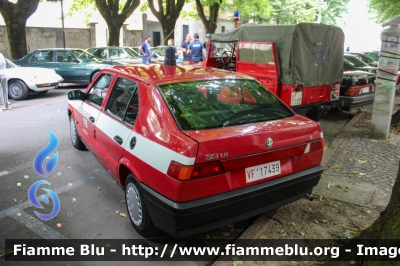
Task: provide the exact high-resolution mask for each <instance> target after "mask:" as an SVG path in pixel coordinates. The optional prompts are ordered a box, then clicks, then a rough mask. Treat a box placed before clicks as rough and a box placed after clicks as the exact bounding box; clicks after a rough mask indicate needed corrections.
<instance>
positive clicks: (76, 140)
mask: <svg viewBox="0 0 400 266" xmlns="http://www.w3.org/2000/svg"><path fill="white" fill-rule="evenodd" d="M69 129H70V134H71V141H72V146H74V148H75V149H77V150H85V149H86V146H85V144H84V143H83V142H82V140H81V138H80V137H79V135H78V132H77V131H76V125H75V118H74V117H73V116H72V115H71V116H70V117H69Z"/></svg>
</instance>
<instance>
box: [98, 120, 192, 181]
mask: <svg viewBox="0 0 400 266" xmlns="http://www.w3.org/2000/svg"><path fill="white" fill-rule="evenodd" d="M96 128H97V129H98V130H101V131H102V132H103V133H104V134H105V135H107V136H108V137H109V138H111V139H113V138H114V136H116V135H118V136H120V137H121V138H122V139H123V140H124V143H123V145H124V150H125V151H127V152H129V153H130V154H132V155H133V156H135V157H137V158H139V159H140V160H142V161H143V162H145V163H147V164H148V165H150V166H152V167H153V168H155V169H157V170H158V171H160V172H162V173H165V174H166V173H167V171H168V167H169V164H170V163H171V161H176V162H178V163H180V164H184V165H193V164H194V161H195V158H194V157H187V156H184V155H182V154H180V153H177V152H175V151H173V150H170V149H168V148H166V147H164V146H162V145H160V144H158V143H156V142H154V141H151V140H149V139H147V138H145V137H143V136H142V135H139V134H137V133H135V132H134V131H133V130H132V129H130V128H128V127H127V126H125V125H123V124H122V122H118V121H116V120H115V119H113V118H111V117H110V116H108V115H106V114H104V113H101V114H100V116H99V117H98V119H97V122H96ZM133 137H136V146H135V147H134V148H133V149H131V148H130V142H131V139H132V138H133Z"/></svg>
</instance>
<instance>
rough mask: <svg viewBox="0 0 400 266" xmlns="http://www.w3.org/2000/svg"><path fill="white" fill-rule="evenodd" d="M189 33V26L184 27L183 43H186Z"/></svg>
mask: <svg viewBox="0 0 400 266" xmlns="http://www.w3.org/2000/svg"><path fill="white" fill-rule="evenodd" d="M188 33H189V25H182V38H183V40H182V42H184V41H185V39H186V35H187V34H188Z"/></svg>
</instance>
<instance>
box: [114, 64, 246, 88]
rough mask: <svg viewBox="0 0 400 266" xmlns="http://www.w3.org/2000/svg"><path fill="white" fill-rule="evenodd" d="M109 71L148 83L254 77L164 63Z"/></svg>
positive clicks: (115, 68) (127, 66)
mask: <svg viewBox="0 0 400 266" xmlns="http://www.w3.org/2000/svg"><path fill="white" fill-rule="evenodd" d="M107 71H112V72H117V73H123V74H125V75H128V76H131V77H133V78H137V79H139V80H141V81H143V82H145V83H147V84H152V83H154V84H156V83H157V84H158V83H159V84H161V83H170V82H179V81H182V82H185V81H193V80H204V79H208V80H212V79H224V78H230V79H253V78H252V77H250V76H248V75H245V74H239V73H234V72H229V71H225V70H221V69H216V68H206V67H202V66H190V65H179V66H165V65H163V64H157V65H126V66H114V67H112V68H108V69H107Z"/></svg>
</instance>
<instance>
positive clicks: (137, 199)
mask: <svg viewBox="0 0 400 266" xmlns="http://www.w3.org/2000/svg"><path fill="white" fill-rule="evenodd" d="M125 184H126V185H125V201H126V208H127V210H128V215H129V219H130V220H131V223H132V225H133V227H134V228H135V230H136V231H137V232H138V233H139V234H140V235H142V236H148V235H151V234H154V233H155V232H156V231H157V229H156V228H155V227H154V225H153V222H152V221H151V218H150V214H149V212H148V209H147V206H146V203H145V202H144V197H143V194H142V192H141V191H140V187H139V185H138V183H137V181H136V179H135V177H134V176H133V175H132V174H129V175H128V177H127V179H126V183H125Z"/></svg>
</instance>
